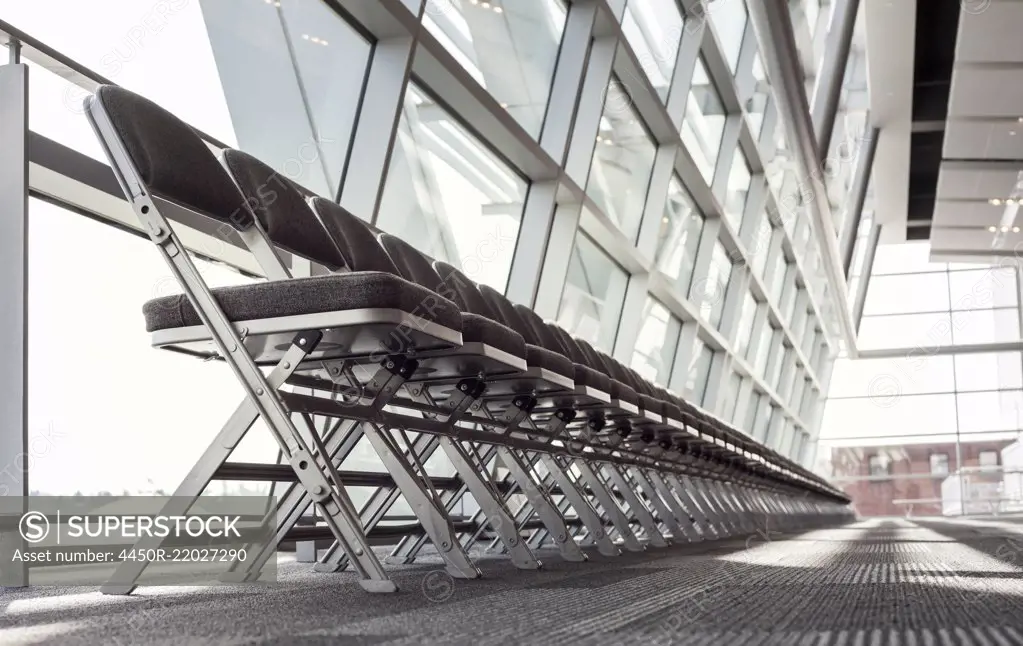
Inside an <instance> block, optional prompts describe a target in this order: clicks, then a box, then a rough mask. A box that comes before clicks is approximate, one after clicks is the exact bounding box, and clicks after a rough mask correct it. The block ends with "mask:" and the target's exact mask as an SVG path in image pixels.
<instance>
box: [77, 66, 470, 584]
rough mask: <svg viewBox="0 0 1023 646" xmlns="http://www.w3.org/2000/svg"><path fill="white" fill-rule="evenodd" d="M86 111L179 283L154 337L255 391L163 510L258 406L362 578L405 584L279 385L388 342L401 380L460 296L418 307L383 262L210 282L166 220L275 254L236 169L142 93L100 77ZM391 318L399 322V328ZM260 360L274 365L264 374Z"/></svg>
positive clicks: (179, 505)
mask: <svg viewBox="0 0 1023 646" xmlns="http://www.w3.org/2000/svg"><path fill="white" fill-rule="evenodd" d="M86 113H87V115H88V118H89V121H90V123H91V124H92V126H93V128H94V130H95V132H96V134H97V136H98V137H99V140H100V142H101V144H102V146H103V148H104V151H105V153H106V154H107V157H108V158H109V160H110V162H111V166H112V168H113V170H114V174H115V176H116V177H117V179H118V182H119V183H120V185H121V188H122V190H123V191H124V193H125V196H126V197H127V198H128V200H129V202H130V203H131V205H132V207H133V209H134V211H135V213H136V215H137V216H138V217H139V220H140V222H141V223H142V225H143V228H144V230H145V231H146V232H147V233H148V235H149V237H150V239H151V240H152V241H153V243H154V244H155V245H156V246H157V249H158V250H159V251H160V253H161V255H162V256H163V257H164V259H165V261H166V262H167V264H168V266H169V267H170V268H171V270H172V272H173V274H174V276H175V277H176V278H177V280H178V282H179V284H180V285H181V287H182V289H183V291H184V294H183V295H181V296H171V297H164V298H161V299H156V300H154V301H151V302H149V303H147V304H146V306H145V307H144V309H143V312H144V314H145V316H146V324H147V330H149V331H151V332H152V334H153V336H152V339H153V345H154V346H156V347H162V348H167V349H173V350H175V351H178V352H185V353H189V354H193V355H196V356H202V357H207V358H209V357H215V358H219V359H221V360H223V361H225V362H226V363H227V364H228V365H229V366H230V367H231V369H232V371H233V372H234V374H235V375H236V377H237V378H238V380H239V382H240V383H241V385H242V387H243V389H244V390H245V392H246V395H247V397H246V399H245V400H244V401H243V402H242V403H241V404H239V406H238V408H237V410H236V411H235V413H234V414H233V415H232V416H231V418H230V419H229V420H228V422H227V424H226V425H225V426H224V427H223V429H222V430H221V432H220V433H219V434H218V436H217V438H216V439H215V440H214V442H213V443H212V444H211V446H210V448H209V449H208V450H207V451H206V453H205V454H204V455H203V457H202V458H201V459H200V460H199V462H198V463H197V464H196V465H195V466H194V467H193V468H192V470H191V471H190V473H189V475H188V477H187V478H186V479H185V481H184V482H183V483H182V484H181V485H180V486H179V487H178V489H177V490H176V491H175V493H174V497H173V498H172V500H171V501H170V502H169V503H168V507H167V508H165V509H164V510H163V513H167V514H182V513H185V512H187V510H188V508H189V507H190V506H191V502H192V501H194V500H195V498H196V497H198V496H199V495H200V494H201V493H202V491H203V489H205V487H206V485H207V484H208V483H209V481H210V479H211V478H212V477H213V476H214V473H215V472H216V470H217V468H219V467H220V466H221V464H222V463H223V462H224V461H225V460H226V459H227V457H228V456H229V455H230V453H231V451H232V450H233V449H234V448H235V447H236V446H237V445H238V443H239V442H240V441H241V439H242V437H244V435H245V433H246V432H247V431H248V429H249V428H250V427H251V426H252V425H253V424H254V423H255V421H256V420H257V418H259V419H262V420H263V421H264V423H265V424H266V426H267V428H268V429H269V431H270V432H271V434H272V435H273V437H274V439H275V440H276V441H277V443H278V445H279V447H280V450H281V451H282V452H283V454H284V455H285V456H286V459H287V463H288V465H290V466H291V468H292V469H293V471H294V479H295V481H296V482H297V485H296V486H297V487H300V488H301V489H302V490H303V491H304V494H305V496H306V497H307V498H308V500H309V501H310V502H311V503H312V504H314V505H315V506H316V509H317V511H318V512H319V515H320V517H322V518H323V520H324V522H325V523H326V524H327V526H328V527H329V529H330V532H331V533H332V534H333V535H334V537H335V538H336V540H337V541H338V543H339V544H340V545H341V546H342V547H343V549H344V550H345V552H346V553H347V554H348V555H349V557H350V558H351V560H352V562H353V563H354V564H355V566H356V569H357V570H358V572H359V574H360V576H361V581H360V584H361V585H362V587H363V588H365V589H366V590H368V591H371V592H392V591H394V590H396V586H395V585H394V583H393V582H392V581H391V580H390V579H389V578H388V577H387V575H386V573H385V572H384V570H383V568H382V566H381V564H380V562H379V560H378V559H377V557H376V556H375V554H374V552H373V550H372V549H370V546H369V543H368V541H367V538H366V535H365V533H364V531H363V529H362V527H361V524H360V523H359V519H358V517H357V514H356V513H355V511H354V509H353V506H352V503H351V501H350V499H349V498H348V496H347V493H346V492H345V489H344V486H343V483H342V482H341V479H340V476H339V475H338V472H337V469H336V468H335V466H334V465H333V463H332V462H331V461H330V460H329V459H328V457H327V452H326V449H325V447H324V445H323V443H322V441H321V440H320V438H319V436H318V435H317V433H316V431H315V429H310V428H308V427H305V428H301V427H302V426H304V425H302V424H299V425H296V422H295V420H294V419H293V417H292V415H291V414H289V407H288V406H286V405H285V403H284V401H283V399H282V392H281V391H280V388H281V386H282V385H283V384H284V383H285V382H286V381H287V380H288V378H289V377H290V376H292V375H293V374H294V373H295V372H296V371H297V370H298V368H299V366H300V365H303V364H304V365H309V364H310V363H321V362H325V361H330V360H334V359H337V358H339V357H347V356H353V355H366V356H372V355H374V354H377V355H379V352H380V348H381V345H384V346H387V347H388V348H389V349H390V350H391V352H390V353H389V354H387V358H386V359H385V360H383V362H382V364H383V366H382V370H381V372H383V373H385V374H387V375H389V376H391V377H394V378H397V379H400V378H402V376H403V373H405V372H408V369H407V362H406V361H405V359H406V358H407V356H408V354H410V353H412V352H413V351H414V350H417V349H419V348H428V349H441V348H457V347H459V346H460V345H461V317H460V315H459V312H458V310H457V308H455V307H454V305H453V304H451V303H449V302H446V301H444V302H435V303H433V306H432V307H431V308H430V309H429V311H427V310H426V309H425V308H420V307H419V305H420V304H421V303H422V302H423V301H424V299H427V298H430V296H431V295H430V294H429V293H428V292H427V291H426V290H423V289H422V288H419V287H418V286H415V285H412V284H410V283H407V282H405V281H402V280H401V279H399V278H397V277H396V276H393V275H387V274H382V273H375V274H374V273H368V274H332V275H328V276H316V277H311V278H303V279H286V278H283V276H282V279H279V280H272V281H270V282H267V283H259V284H254V285H246V286H236V287H227V288H221V289H214V290H211V289H209V288H208V287H207V285H206V283H205V281H204V280H203V278H202V276H201V274H200V273H199V271H198V270H197V269H196V267H195V265H194V263H193V262H192V260H191V258H190V257H189V255H188V253H187V252H186V251H185V248H184V247H183V245H182V244H181V242H180V240H179V239H178V238H177V236H176V234H175V233H174V230H173V227H172V225H171V220H175V219H179V218H180V216H181V215H182V214H184V213H188V214H189V215H192V214H198V215H201V216H205V217H210V218H213V219H214V220H217V221H220V222H222V223H224V224H227V225H230V226H231V227H232V228H233V230H234V231H236V232H237V234H238V235H239V236H241V237H242V239H243V240H244V241H246V243H247V244H249V245H250V247H255V248H256V249H258V250H259V251H258V252H257V258H261V259H263V260H265V259H266V256H267V255H269V254H272V248H270V247H269V245H268V244H267V243H266V238H265V233H264V232H263V231H262V230H261V228H260V226H259V224H258V222H257V221H256V218H255V217H254V214H253V213H252V210H251V208H250V207H249V205H248V204H247V202H246V201H245V199H244V198H243V197H242V195H241V194H240V193H239V192H238V189H237V188H236V187H235V185H234V184H233V182H232V181H231V179H230V177H229V176H228V175H227V174H226V173H225V172H224V170H223V169H222V167H221V166H220V165H219V164H218V163H217V160H216V158H215V157H214V156H213V154H212V152H211V151H210V150H209V148H207V147H206V145H205V144H204V143H203V142H202V141H201V140H200V139H199V137H198V136H197V135H196V134H195V133H194V131H192V130H191V129H190V128H189V127H188V126H187V125H185V124H184V123H183V122H181V121H180V120H178V119H177V118H176V117H174V116H173V115H171V114H170V113H169V112H167V111H165V110H163V109H162V108H160V107H159V106H157V105H155V104H154V103H152V102H150V101H148V100H146V99H144V98H142V97H139V96H137V95H134V94H132V93H130V92H128V91H126V90H123V89H121V88H118V87H115V86H102V87H100V88H99V89H98V90H97V92H96V94H95V96H94V97H90V98H88V99H87V100H86ZM261 256H262V257H261ZM280 273H283V272H280ZM395 329H401V330H402V331H403V333H402V335H400V336H398V337H397V338H396V337H395V335H394V334H393V333H394V330H395ZM261 365H262V366H272V368H273V369H272V370H271V372H270V374H269V375H264V374H263V372H262V371H261V370H260V369H259V366H261ZM383 379H384V382H385V383H382V384H380V385H381V391H383V392H386V391H387V390H388V389H389V388H390V387H391V386H388V384H387V383H386V382H387V381H389V380H388V379H386V378H383ZM158 544H159V539H152V540H150V539H143V540H141V541H140V542H139V544H138V545H137V547H139V548H142V549H145V548H149V547H156V546H157V545H158ZM144 566H145V564H144V563H141V562H124V563H122V564H121V565H120V566H119V567H118V568H117V571H116V572H115V574H114V576H113V578H112V579H111V581H110V582H109V583H108V584H107V585H106V586H104V588H103V591H104V592H107V593H128V592H130V591H131V590H132V589H133V588H134V585H135V582H136V581H137V579H138V576H139V575H140V574H141V572H142V570H143V569H144ZM248 574H249V575H251V573H248Z"/></svg>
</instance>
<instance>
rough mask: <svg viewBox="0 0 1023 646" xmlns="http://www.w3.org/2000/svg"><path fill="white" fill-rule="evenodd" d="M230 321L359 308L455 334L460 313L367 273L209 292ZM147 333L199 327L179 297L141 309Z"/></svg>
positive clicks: (400, 282)
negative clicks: (390, 311)
mask: <svg viewBox="0 0 1023 646" xmlns="http://www.w3.org/2000/svg"><path fill="white" fill-rule="evenodd" d="M212 292H213V296H214V298H216V299H217V302H218V303H220V307H221V309H223V310H224V314H226V315H227V318H228V319H229V320H231V321H249V320H256V319H268V318H277V317H282V316H297V315H300V314H320V313H323V312H338V311H346V310H359V309H397V310H401V311H402V312H406V313H408V314H412V315H414V316H417V317H419V318H421V319H424V320H426V321H429V322H430V323H436V324H438V325H443V326H444V327H447V328H449V329H452V330H455V331H458V332H460V331H461V330H462V315H461V313H460V312H459V311H458V308H457V307H456V306H455V304H454V303H452V302H451V301H449V300H447V299H445V298H442V297H440V296H438V295H437V294H434V293H433V292H431V291H430V290H428V289H426V288H423V287H420V286H419V285H416V284H414V283H410V282H408V281H407V280H404V279H403V278H399V277H398V276H395V275H394V274H387V273H384V272H376V271H367V272H351V273H344V274H329V275H327V276H312V277H309V278H292V279H289V280H277V281H271V282H264V283H255V284H252V285H232V286H230V287H220V288H217V289H214V290H212ZM142 314H143V316H145V319H146V331H147V332H154V331H156V330H164V329H167V328H176V327H187V326H191V325H201V324H202V321H200V320H199V315H198V314H197V313H196V311H195V308H194V307H192V303H191V302H189V300H188V297H187V296H185V295H184V294H175V295H173V296H163V297H161V298H156V299H153V300H151V301H149V302H148V303H146V304H145V305H143V306H142Z"/></svg>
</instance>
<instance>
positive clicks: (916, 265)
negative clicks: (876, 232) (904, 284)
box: [870, 242, 946, 280]
mask: <svg viewBox="0 0 1023 646" xmlns="http://www.w3.org/2000/svg"><path fill="white" fill-rule="evenodd" d="M945 267H946V265H945V263H943V262H936V263H932V262H931V245H930V243H929V242H911V243H902V244H879V245H877V251H876V252H875V253H874V264H873V265H872V268H871V270H870V273H871V275H872V276H884V275H886V274H911V273H919V272H924V271H945ZM871 280H873V279H871Z"/></svg>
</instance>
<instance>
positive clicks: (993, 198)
mask: <svg viewBox="0 0 1023 646" xmlns="http://www.w3.org/2000/svg"><path fill="white" fill-rule="evenodd" d="M988 202H989V203H990V204H993V205H994V206H999V205H1001V203H1002V201H1001V200H1000V199H998V198H997V197H992V198H991V199H990V200H988Z"/></svg>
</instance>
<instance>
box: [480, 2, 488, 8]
mask: <svg viewBox="0 0 1023 646" xmlns="http://www.w3.org/2000/svg"><path fill="white" fill-rule="evenodd" d="M480 6H481V7H483V8H484V9H489V8H490V3H489V2H481V3H480Z"/></svg>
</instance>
